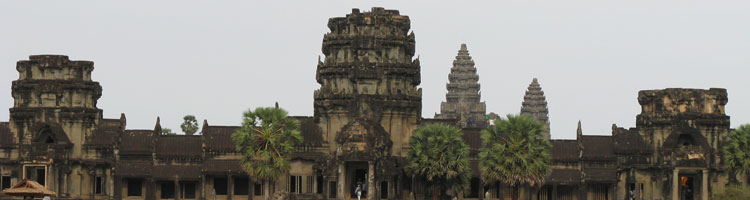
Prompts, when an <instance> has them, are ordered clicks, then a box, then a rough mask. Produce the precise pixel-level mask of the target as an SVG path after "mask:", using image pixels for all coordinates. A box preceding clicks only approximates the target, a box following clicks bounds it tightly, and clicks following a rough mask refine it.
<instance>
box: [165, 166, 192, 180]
mask: <svg viewBox="0 0 750 200" xmlns="http://www.w3.org/2000/svg"><path fill="white" fill-rule="evenodd" d="M200 177H201V166H200V165H154V179H160V180H175V179H179V180H197V179H200Z"/></svg>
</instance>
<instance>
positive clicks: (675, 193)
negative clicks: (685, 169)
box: [672, 168, 680, 200]
mask: <svg viewBox="0 0 750 200" xmlns="http://www.w3.org/2000/svg"><path fill="white" fill-rule="evenodd" d="M679 172H680V170H679V169H677V168H675V169H674V170H672V200H679V198H680V195H679V190H680V177H679V176H680V175H679Z"/></svg>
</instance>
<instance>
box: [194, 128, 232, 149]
mask: <svg viewBox="0 0 750 200" xmlns="http://www.w3.org/2000/svg"><path fill="white" fill-rule="evenodd" d="M238 128H240V127H239V126H206V127H205V128H203V130H202V131H201V132H202V134H203V137H204V139H205V143H206V149H207V150H211V151H235V145H234V142H233V141H232V133H234V131H235V130H237V129H238Z"/></svg>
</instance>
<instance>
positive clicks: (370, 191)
mask: <svg viewBox="0 0 750 200" xmlns="http://www.w3.org/2000/svg"><path fill="white" fill-rule="evenodd" d="M367 164H368V166H367V199H368V200H375V196H376V195H375V194H376V191H375V190H376V189H375V162H373V161H370V162H368V163H367Z"/></svg>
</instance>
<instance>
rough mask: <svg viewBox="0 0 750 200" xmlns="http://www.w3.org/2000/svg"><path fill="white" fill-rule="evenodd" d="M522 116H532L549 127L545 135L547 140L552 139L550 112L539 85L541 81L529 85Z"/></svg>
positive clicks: (524, 98) (534, 81) (535, 80)
mask: <svg viewBox="0 0 750 200" xmlns="http://www.w3.org/2000/svg"><path fill="white" fill-rule="evenodd" d="M521 114H522V115H531V116H532V117H533V118H534V120H537V121H540V122H542V123H544V124H545V125H547V130H545V132H544V134H545V137H547V139H549V138H550V128H549V110H548V109H547V100H546V98H545V97H544V91H542V87H541V86H540V85H539V81H537V79H536V78H534V79H533V80H532V81H531V84H529V87H528V90H526V94H525V95H524V97H523V103H522V104H521Z"/></svg>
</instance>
